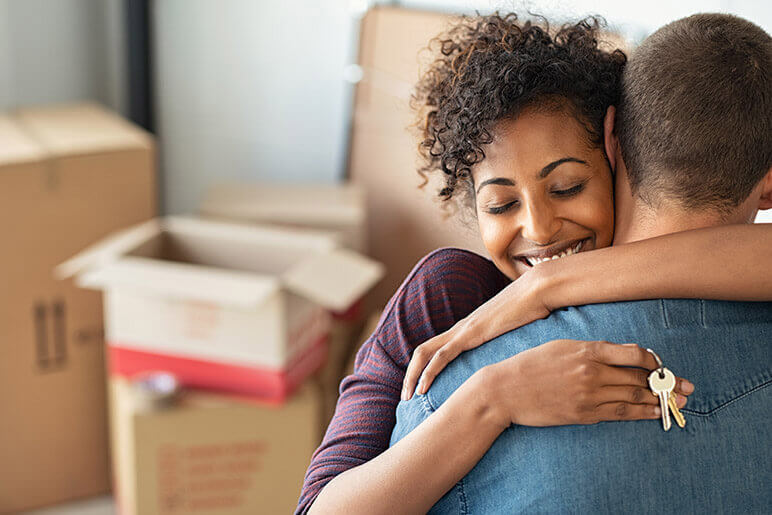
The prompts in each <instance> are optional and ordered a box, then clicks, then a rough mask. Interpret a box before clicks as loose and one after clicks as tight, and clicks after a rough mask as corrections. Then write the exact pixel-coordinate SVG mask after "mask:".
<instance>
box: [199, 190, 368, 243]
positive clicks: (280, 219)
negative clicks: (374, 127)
mask: <svg viewBox="0 0 772 515" xmlns="http://www.w3.org/2000/svg"><path fill="white" fill-rule="evenodd" d="M200 214H201V215H202V216H205V217H208V218H216V219H223V220H229V221H234V222H250V223H259V224H272V225H279V226H282V227H288V228H291V227H300V228H304V229H316V230H323V231H329V232H334V233H336V234H338V237H339V242H340V243H341V244H342V245H343V246H344V247H347V248H350V249H352V250H356V251H357V252H361V253H363V254H366V253H367V238H366V235H365V197H364V191H363V190H362V189H361V188H359V187H357V186H354V185H352V184H343V185H309V184H301V185H279V184H269V183H259V184H255V183H252V184H217V185H214V186H212V187H210V188H209V189H208V190H207V191H206V194H205V195H204V199H203V201H202V202H201V207H200Z"/></svg>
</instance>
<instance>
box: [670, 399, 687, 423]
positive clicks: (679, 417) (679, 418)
mask: <svg viewBox="0 0 772 515" xmlns="http://www.w3.org/2000/svg"><path fill="white" fill-rule="evenodd" d="M667 401H668V402H667V404H668V406H670V411H671V412H673V418H674V419H675V421H676V424H678V427H680V428H682V429H683V427H684V426H685V425H686V419H685V418H684V414H683V413H681V410H679V409H678V403H676V395H675V392H670V395H669V396H668V399H667Z"/></svg>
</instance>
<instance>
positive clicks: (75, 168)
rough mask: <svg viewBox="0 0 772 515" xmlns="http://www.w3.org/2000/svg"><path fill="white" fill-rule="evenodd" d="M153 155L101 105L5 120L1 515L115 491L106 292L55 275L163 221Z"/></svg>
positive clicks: (0, 171) (0, 124)
mask: <svg viewBox="0 0 772 515" xmlns="http://www.w3.org/2000/svg"><path fill="white" fill-rule="evenodd" d="M154 159H155V158H154V147H153V140H152V138H151V137H150V135H148V134H147V133H145V132H144V131H142V130H140V129H138V128H136V127H134V126H133V125H131V124H129V123H127V122H125V121H124V120H122V119H120V118H118V117H117V116H115V115H113V114H111V113H109V112H107V111H105V110H103V109H102V108H100V107H98V106H96V105H93V104H81V105H71V106H57V107H50V108H35V109H25V110H22V111H19V112H17V113H15V114H14V115H13V116H4V117H0V238H1V239H2V247H3V252H0V284H2V289H1V290H0V434H2V435H3V438H2V440H0V464H2V465H0V513H8V512H16V511H19V510H24V509H29V508H34V507H37V506H44V505H47V504H51V503H55V502H60V501H65V500H68V499H74V498H78V497H85V496H90V495H95V494H100V493H104V492H106V491H107V490H108V489H109V467H108V449H107V447H108V446H107V416H106V390H105V370H104V351H103V330H102V301H101V295H100V294H99V293H96V292H90V291H84V290H81V289H78V288H76V287H75V286H74V285H73V284H71V282H69V281H58V280H55V279H54V278H53V276H52V270H53V268H54V266H55V265H56V264H58V263H60V262H61V261H62V260H64V259H66V258H67V257H68V256H71V255H73V254H74V253H75V252H78V251H79V250H81V249H83V248H84V247H86V246H87V245H89V244H91V243H93V242H94V241H96V240H98V239H99V238H102V237H104V236H105V235H107V234H109V233H111V232H113V231H115V230H117V229H120V228H123V227H127V226H130V225H133V224H136V223H138V222H141V221H143V220H147V219H149V218H151V217H153V216H155V214H156V197H155V166H154Z"/></svg>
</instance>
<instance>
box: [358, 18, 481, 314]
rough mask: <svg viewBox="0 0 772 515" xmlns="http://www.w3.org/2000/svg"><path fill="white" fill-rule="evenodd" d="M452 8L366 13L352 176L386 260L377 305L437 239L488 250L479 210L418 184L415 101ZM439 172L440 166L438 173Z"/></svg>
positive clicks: (374, 248) (373, 249) (374, 244)
mask: <svg viewBox="0 0 772 515" xmlns="http://www.w3.org/2000/svg"><path fill="white" fill-rule="evenodd" d="M451 20H452V17H451V16H449V15H446V14H439V13H432V12H423V11H416V10H411V9H404V8H397V7H388V6H376V7H374V8H373V9H371V10H370V11H368V13H367V14H366V15H365V17H364V18H363V20H362V25H361V33H360V49H359V65H360V66H361V67H362V71H363V78H362V80H361V81H360V82H359V83H358V84H357V87H356V94H355V95H356V98H355V105H354V119H353V123H352V133H351V154H350V159H349V170H348V176H349V179H350V180H351V182H352V183H353V184H355V185H357V186H360V187H361V188H363V189H364V191H365V194H366V196H367V215H366V218H367V234H368V238H369V241H370V247H369V250H370V255H371V256H372V257H373V258H374V259H377V260H378V261H380V262H381V263H383V264H384V265H385V266H386V276H385V277H384V280H383V281H381V282H380V283H379V284H378V286H377V287H376V288H375V290H374V293H373V301H374V302H373V304H372V307H373V308H374V307H376V306H378V305H385V304H386V302H387V301H388V299H389V298H390V297H391V296H392V295H393V294H394V292H395V291H396V290H397V287H398V286H399V285H400V283H401V282H402V281H403V280H404V279H405V277H406V276H407V274H408V273H409V272H410V270H411V269H412V268H413V266H414V265H415V264H416V263H417V262H418V260H419V259H421V257H423V256H424V255H426V254H428V253H429V252H430V251H432V250H434V249H436V248H439V247H460V248H466V249H470V250H473V251H475V252H478V253H479V254H481V255H487V252H486V251H485V248H484V246H483V245H482V241H481V239H480V236H479V231H478V229H477V224H476V222H475V219H474V215H473V214H471V216H466V215H464V216H457V215H451V216H450V217H449V218H447V214H446V213H445V211H444V210H443V209H442V206H441V203H440V201H439V200H437V191H438V190H439V183H438V182H436V181H435V182H432V183H430V184H428V185H427V186H426V187H425V188H424V189H419V185H420V184H421V182H422V179H421V177H420V176H419V175H418V173H417V171H416V170H417V162H418V153H417V146H418V138H417V137H416V135H415V134H414V133H413V132H412V129H411V127H412V126H413V122H414V118H413V113H412V111H411V110H410V107H409V102H410V95H411V92H412V88H413V86H414V85H415V83H416V82H417V80H418V78H419V76H420V70H421V69H422V68H425V66H426V64H427V63H428V62H429V59H430V57H431V54H429V53H427V52H425V51H424V49H426V47H427V46H428V44H429V40H430V39H432V38H433V37H435V36H437V35H438V34H439V33H440V32H441V31H443V30H444V29H446V28H447V27H448V26H449V23H450V21H451ZM438 175H439V174H438Z"/></svg>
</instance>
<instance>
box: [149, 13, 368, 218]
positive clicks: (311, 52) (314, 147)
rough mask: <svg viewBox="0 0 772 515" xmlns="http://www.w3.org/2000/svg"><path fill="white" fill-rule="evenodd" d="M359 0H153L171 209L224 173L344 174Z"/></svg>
mask: <svg viewBox="0 0 772 515" xmlns="http://www.w3.org/2000/svg"><path fill="white" fill-rule="evenodd" d="M349 3H350V2H349V0H326V1H324V2H319V1H318V0H294V1H292V2H267V1H254V0H229V1H228V2H213V1H211V0H164V1H161V2H158V1H157V2H155V3H154V10H153V14H154V19H155V25H154V32H155V57H156V63H155V71H154V73H155V87H156V89H155V102H156V108H157V127H158V137H159V140H160V144H161V145H160V146H161V150H162V153H161V163H162V166H163V171H164V181H163V188H164V194H163V197H164V199H165V205H164V210H165V211H166V212H167V213H181V212H189V211H194V210H195V209H196V206H197V205H198V203H199V199H200V197H201V195H202V193H203V191H204V190H205V188H206V186H207V185H208V184H209V183H211V182H215V181H227V180H270V181H279V182H300V181H310V182H318V183H332V182H335V181H338V180H340V179H341V177H342V172H343V169H344V167H345V143H346V141H347V135H346V134H347V132H346V118H347V109H348V108H349V103H350V99H349V94H350V87H349V86H348V85H347V84H346V83H345V82H344V80H343V71H344V67H345V65H346V63H348V62H350V61H351V60H352V59H353V58H352V56H351V52H352V49H353V42H354V41H353V37H354V29H355V28H356V23H355V19H354V18H353V17H352V13H351V12H350V11H349Z"/></svg>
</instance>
